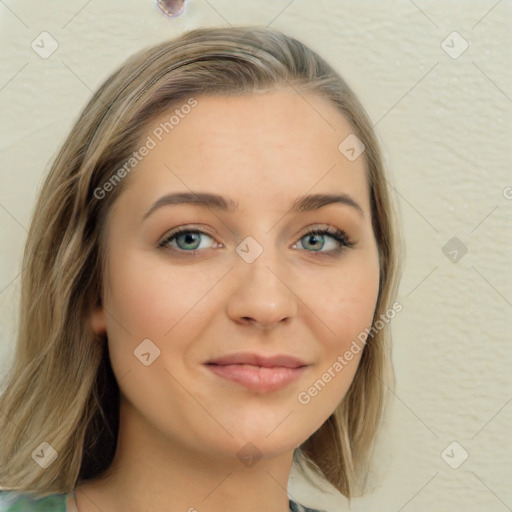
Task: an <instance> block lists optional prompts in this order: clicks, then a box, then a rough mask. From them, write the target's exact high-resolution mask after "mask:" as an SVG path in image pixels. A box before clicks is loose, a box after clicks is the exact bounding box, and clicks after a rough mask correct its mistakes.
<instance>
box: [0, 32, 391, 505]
mask: <svg viewBox="0 0 512 512" xmlns="http://www.w3.org/2000/svg"><path fill="white" fill-rule="evenodd" d="M280 86H288V87H293V88H294V89H295V90H296V91H297V92H298V93H302V92H306V91H309V92H315V93H318V94H320V95H322V96H324V97H325V98H327V99H329V100H330V101H331V102H332V103H333V104H334V105H335V106H336V107H337V109H338V110H339V112H340V113H341V114H342V115H344V116H345V117H346V118H347V119H348V121H349V122H350V123H351V125H352V127H353V130H354V133H355V134H356V135H357V137H358V138H359V139H360V140H361V141H362V142H363V143H364V145H365V152H364V158H365V162H366V167H367V178H368V185H369V190H370V198H371V210H372V218H373V230H374V234H375V238H376V241H377V245H378V251H379V260H380V290H379V296H378V301H377V306H376V311H375V316H374V321H375V320H376V319H378V318H380V317H381V315H382V314H383V313H385V312H386V311H387V310H388V309H389V308H390V306H391V303H392V301H393V300H394V297H395V294H396V287H397V282H398V265H397V263H398V252H397V247H398V245H397V232H396V231H397V230H396V227H395V225H396V223H395V220H394V213H393V208H394V207H393V203H392V202H391V197H390V192H389V189H388V185H387V183H386V177H385V173H384V166H383V162H382V158H381V154H380V150H379V147H378V143H377V140H376V137H375V135H374V133H373V129H372V124H371V122H370V120H369V118H368V116H367V114H366V113H365V111H364V109H363V107H362V106H361V104H360V103H359V101H358V99H357V98H356V96H355V95H354V93H353V92H352V91H351V89H350V88H349V87H348V86H347V84H346V83H345V81H344V80H343V79H342V78H341V77H340V76H339V75H338V74H337V73H336V72H335V71H334V70H333V68H331V67H330V66H329V65H328V64H327V63H326V62H325V61H324V60H323V59H322V58H321V57H320V56H318V55H317V54H316V53H315V52H313V51H312V50H311V49H309V48H308V47H307V46H305V45H304V44H302V43H301V42H299V41H297V40H296V39H294V38H291V37H288V36H286V35H284V34H282V33H281V32H279V31H276V30H272V29H265V28H260V27H250V26H248V27H230V28H205V29H196V30H192V31H190V32H188V33H185V34H183V35H181V36H180V37H178V38H176V39H174V40H171V41H166V42H164V43H161V44H158V45H156V46H153V47H151V48H148V49H145V50H143V51H140V52H139V53H137V54H135V55H133V56H132V57H131V58H129V59H128V60H127V61H126V62H125V63H124V64H123V65H122V66H121V67H120V68H119V69H118V70H117V71H115V72H114V73H113V74H112V75H111V76H110V77H109V78H108V79H107V80H106V81H105V82H104V83H103V85H102V86H101V87H100V88H99V90H98V91H97V92H96V93H95V94H94V96H93V97H92V99H91V100H90V101H89V103H88V104H87V106H86V107H85V108H84V110H83V112H82V113H81V115H80V116H79V118H78V120H77V122H76V123H75V125H74V127H73V128H72V130H71V133H70V134H69V136H68V137H67V139H66V141H65V143H64V145H63V147H62V148H61V150H60V152H59V153H58V155H57V156H56V158H55V161H54V162H53V165H52V167H51V170H50V172H49V175H48V177H47V179H46V182H45V183H44V186H43V188H42V190H41V193H40V195H39V199H38V201H37V205H36V209H35V212H34V215H33V219H32V223H31V226H30V230H29V234H28V239H27V242H26V247H25V252H24V259H23V268H24V271H23V275H22V284H21V300H20V319H19V333H18V339H17V345H16V349H15V355H14V362H13V365H12V366H11V368H10V370H9V372H8V374H7V376H6V378H5V389H4V390H3V393H2V396H1V397H0V411H1V414H0V433H1V446H0V487H1V488H2V489H4V490H17V491H24V492H27V493H29V494H34V495H37V496H41V497H43V496H47V495H50V494H53V493H65V492H70V491H71V490H72V489H74V488H75V486H77V485H78V484H79V483H81V482H83V481H84V480H87V479H90V478H94V477H96V476H98V475H99V474H101V473H102V472H103V471H104V470H105V469H107V468H108V467H109V465H110V463H111V461H112V458H113V456H114V452H115V447H116V441H117V430H118V424H119V387H118V386H117V382H116V380H115V377H114V374H113V372H112V368H111V366H110V360H109V354H108V348H107V344H106V343H101V341H102V340H100V339H98V337H97V336H95V334H94V333H93V331H92V328H91V326H90V323H89V315H90V312H91V309H92V308H93V307H94V306H95V305H97V304H98V303H99V301H101V289H102V286H101V283H102V280H103V276H104V267H103V263H104V240H103V234H104V233H103V231H104V230H103V227H104V225H105V219H106V217H107V215H108V213H109V211H110V209H111V207H112V205H113V204H114V202H115V200H116V198H117V197H118V195H119V193H120V192H121V190H122V189H123V183H124V182H121V183H119V184H118V185H117V186H116V187H115V188H114V189H113V190H112V191H111V192H110V193H109V194H106V196H105V197H104V198H103V199H101V200H98V199H97V198H96V195H95V193H94V191H95V190H97V189H98V188H101V187H103V186H104V184H105V183H106V182H107V180H108V179H109V178H110V177H111V176H112V174H113V171H114V170H115V169H118V168H119V166H120V165H122V163H123V162H126V161H127V160H128V159H129V158H130V156H131V154H132V153H133V151H134V149H136V148H135V146H136V143H137V141H138V140H140V137H141V135H142V134H143V133H144V130H145V128H146V126H147V124H148V121H150V120H152V119H154V118H155V117H156V116H158V115H160V114H161V113H162V111H164V110H167V109H169V108H170V107H171V106H172V105H176V104H178V103H180V102H183V101H185V100H186V99H187V98H190V97H192V96H194V95H200V94H210V95H238V94H249V93H251V92H253V91H264V90H268V89H272V88H275V87H280ZM340 142H341V141H340ZM390 351H391V347H390V333H389V326H388V325H385V326H384V327H383V328H382V329H379V330H378V332H377V333H376V334H375V335H374V336H372V337H369V338H368V340H367V343H366V345H365V348H364V350H363V353H362V356H361V360H360V364H359V367H358V370H357V372H356V375H355V377H354V380H353V382H352V384H351V386H350V388H349V390H348V392H347V394H346V396H345V397H344V399H343V400H342V401H341V403H340V404H339V405H338V407H337V408H336V410H335V411H334V412H333V414H332V415H331V416H330V417H329V419H328V420H327V421H326V422H325V423H324V424H323V425H322V426H321V427H320V429H319V430H317V431H316V432H315V433H314V434H313V435H312V436H311V437H310V438H309V439H308V440H306V441H305V442H304V443H303V444H302V445H301V446H300V447H299V449H298V450H296V454H297V455H298V456H297V457H296V461H298V464H299V467H300V468H301V469H302V470H305V469H306V468H307V469H309V470H312V471H313V472H315V473H316V474H317V475H319V476H320V477H322V478H323V479H326V480H327V481H328V482H330V483H331V484H332V485H333V486H334V487H336V488H337V489H338V490H339V491H340V492H341V493H343V494H344V495H345V496H347V497H348V498H350V497H351V496H353V495H354V493H355V492H356V491H358V490H359V489H360V490H361V491H362V490H363V488H364V481H365V477H366V475H367V473H368V468H369V462H370V460H371V456H372V452H373V447H374V444H375V443H374V441H375V438H376V434H377V432H378V430H379V425H380V424H381V422H382V418H383V413H384V410H385V402H386V395H387V392H386V386H389V387H392V386H393V384H394V376H393V371H392V367H391V360H390ZM42 442H47V443H49V444H50V445H51V446H52V447H53V448H54V449H55V450H56V452H57V453H58V457H57V459H56V460H55V461H54V462H53V463H52V464H51V465H50V466H49V467H48V468H47V469H41V468H39V466H38V465H36V464H35V463H34V462H33V461H32V453H33V452H34V450H35V449H36V448H37V447H38V446H40V444H41V443H42ZM358 492H359V491H358Z"/></svg>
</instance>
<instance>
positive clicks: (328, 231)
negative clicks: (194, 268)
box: [158, 226, 354, 255]
mask: <svg viewBox="0 0 512 512" xmlns="http://www.w3.org/2000/svg"><path fill="white" fill-rule="evenodd" d="M203 237H206V238H209V239H211V240H213V237H211V236H210V235H208V234H207V233H205V232H204V231H200V230H196V229H191V228H182V229H178V230H177V231H174V232H172V233H170V234H169V235H168V236H167V237H165V238H164V239H163V240H162V241H161V242H160V243H159V244H158V246H159V247H163V248H170V249H172V250H175V251H178V252H182V253H187V252H193V253H194V254H195V252H196V251H198V250H199V249H208V247H201V242H202V241H203ZM326 238H327V239H329V238H330V239H331V245H332V244H334V247H331V248H330V249H328V250H322V249H324V247H325V246H326ZM303 240H307V241H306V242H303ZM299 241H300V243H301V245H302V246H303V247H304V246H305V245H309V246H310V247H311V249H308V247H305V248H306V250H307V251H309V252H313V253H321V254H324V255H338V254H339V253H341V252H342V251H343V249H344V248H349V247H353V246H354V243H353V242H351V241H350V240H349V238H348V236H347V234H346V233H345V232H344V231H340V230H339V229H337V228H334V227H331V226H329V227H326V228H321V229H314V230H312V231H308V232H307V233H306V234H305V235H302V237H301V238H300V240H299ZM214 245H215V244H214ZM218 245H219V244H217V246H218ZM296 245H297V244H294V245H293V247H294V248H295V247H296ZM327 245H328V244H327Z"/></svg>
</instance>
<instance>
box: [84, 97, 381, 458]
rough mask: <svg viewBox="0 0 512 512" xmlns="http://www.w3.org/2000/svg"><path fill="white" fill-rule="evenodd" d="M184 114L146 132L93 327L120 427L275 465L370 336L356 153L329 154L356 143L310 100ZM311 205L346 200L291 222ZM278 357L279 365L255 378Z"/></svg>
mask: <svg viewBox="0 0 512 512" xmlns="http://www.w3.org/2000/svg"><path fill="white" fill-rule="evenodd" d="M195 99H196V101H197V104H195V106H193V107H192V108H182V109H180V107H179V106H178V107H177V110H178V111H179V113H175V112H174V111H173V112H166V113H165V114H163V115H162V116H161V118H158V119H156V120H155V121H154V122H152V123H150V124H149V125H148V129H147V133H145V134H144V136H143V137H142V138H141V142H140V147H142V146H145V147H146V148H147V150H146V151H145V150H140V151H138V156H137V157H136V158H137V163H136V165H131V167H126V169H130V172H129V175H127V176H126V177H125V178H124V179H125V180H126V183H124V185H126V188H125V189H124V190H123V192H122V193H121V194H120V196H119V198H118V200H117V201H116V203H115V205H114V207H113V209H112V210H111V212H110V216H109V221H108V226H107V248H108V269H107V275H106V281H105V286H104V296H103V307H102V309H99V310H97V311H95V312H94V313H93V327H94V329H95V330H96V332H100V331H103V330H106V331H107V334H108V343H109V349H110V357H111V362H112V367H113V370H114V373H115V375H116V378H117V380H118V382H119V386H120V389H121V396H122V400H123V405H122V410H124V412H123V415H122V421H123V422H125V423H129V422H133V423H134V424H135V423H137V425H139V427H138V428H140V429H144V430H145V434H149V433H150V435H151V438H152V439H153V440H159V441H161V442H162V443H164V441H165V442H168V441H171V442H173V443H175V444H176V445H179V446H181V447H186V448H187V449H190V450H193V451H197V452H198V453H202V454H205V453H209V454H211V455H217V456H218V455H220V454H223V455H224V456H225V455H229V456H236V455H237V454H238V455H239V457H240V455H241V454H244V453H245V452H247V451H249V452H250V451H251V450H252V451H253V452H255V453H258V454H259V453H261V454H263V456H271V455H276V454H280V453H284V452H285V451H289V450H293V449H294V448H296V447H297V446H299V445H300V444H301V443H302V442H303V441H305V440H306V439H307V438H308V437H309V436H310V435H311V434H313V433H314V432H315V431H316V430H317V429H318V428H319V427H320V426H321V425H322V423H323V422H324V421H325V420H326V419H327V418H328V417H329V416H330V414H331V413H332V412H333V410H334V409H335V408H336V406H337V405H338V404H339V402H340V400H341V399H342V398H343V396H344V395H345V393H346V391H347V389H348V387H349V385H350V383H351V381H352V379H353V377H354V374H355V372H356V369H357V366H358V363H359V360H360V357H361V346H362V343H361V342H360V341H358V342H357V339H358V336H359V339H361V333H362V332H364V331H365V329H366V328H368V327H370V326H371V323H372V318H373V314H374V309H375V306H376V300H377V294H378V282H379V261H378V252H377V246H376V242H375V239H374V236H373V231H372V223H371V215H370V203H369V191H368V183H367V177H366V171H365V164H364V160H363V159H364V153H363V154H362V155H361V156H360V157H359V158H355V159H354V158H353V156H354V155H353V153H354V152H355V151H357V150H358V148H357V147H355V146H354V148H355V151H351V150H350V147H349V148H348V150H347V147H346V145H347V144H349V146H350V142H351V141H353V139H352V138H350V139H348V142H345V143H344V145H342V149H343V152H342V151H341V150H340V149H339V148H338V146H339V145H340V143H342V141H344V140H345V139H346V138H347V137H348V136H349V135H350V134H352V132H353V130H352V128H351V126H350V125H349V123H348V122H347V120H346V119H345V118H344V117H343V116H342V115H341V114H339V113H338V111H337V110H336V109H335V108H334V107H333V106H332V105H331V104H330V103H329V102H328V101H327V100H325V99H323V98H321V97H320V96H317V95H314V94H303V95H302V96H301V95H298V94H297V93H296V92H294V91H293V90H291V89H280V90H275V91H272V92H267V93H257V94H248V95H244V96H236V97H219V96H199V97H196V98H195ZM184 104H185V102H184ZM190 104H192V103H190ZM173 114H174V115H175V117H174V119H173V120H172V121H171V122H169V119H170V117H171V115H173ZM166 122H167V123H168V124H167V125H165V123H166ZM164 126H165V127H166V128H164ZM352 146H353V144H352ZM136 149H137V150H139V148H136ZM144 155H145V156H144ZM345 155H349V156H350V157H351V158H347V157H346V156H345ZM356 155H357V153H356ZM139 160H140V161H139ZM134 163H135V162H131V164H134ZM178 193H179V194H187V197H188V194H192V199H193V197H194V194H197V195H198V196H199V195H200V194H209V195H211V196H212V197H213V196H215V198H214V199H212V200H211V202H210V200H208V201H205V200H204V197H203V196H201V197H202V202H200V203H195V204H194V203H193V202H192V201H191V200H190V198H189V199H188V200H187V201H189V202H187V201H182V200H183V199H186V198H185V197H183V196H182V197H181V198H180V196H173V194H178ZM316 194H320V195H321V196H324V195H336V196H341V199H340V200H339V201H338V202H327V203H324V202H323V201H320V204H319V202H318V201H317V200H314V199H313V200H310V201H305V202H303V203H302V208H299V209H294V208H293V206H294V204H295V203H296V202H297V201H298V200H299V199H300V198H304V197H305V196H307V195H316ZM173 197H174V199H173ZM209 197H210V196H209ZM221 198H222V199H221ZM224 205H227V207H226V208H224ZM319 206H320V207H319ZM328 227H331V229H332V230H334V231H333V233H334V235H333V234H331V233H323V234H322V233H320V234H316V235H311V234H309V235H308V232H310V231H314V230H322V229H325V228H328ZM178 228H179V229H180V230H184V231H185V232H184V233H181V234H178V235H174V233H173V232H174V231H176V229H178ZM336 230H339V231H341V232H344V233H345V234H344V235H343V234H342V235H340V237H339V240H340V241H338V240H337V238H336V236H337V235H336ZM354 340H356V343H354ZM348 353H350V354H348ZM230 356H235V357H239V358H240V359H238V360H234V361H231V363H233V362H235V363H237V362H238V363H239V364H216V365H215V364H208V363H212V362H213V361H215V360H217V362H218V363H219V361H218V360H219V358H225V357H228V358H229V357H230ZM273 356H288V357H289V358H292V359H290V360H288V361H285V360H284V359H281V360H279V359H278V360H275V361H270V360H267V361H266V363H267V365H268V366H274V368H268V367H264V368H260V367H259V364H264V363H262V359H260V360H258V359H257V357H260V358H263V359H264V358H266V357H267V358H268V357H273ZM293 358H295V359H293ZM297 360H298V361H297ZM244 361H245V363H252V364H249V365H247V364H241V363H243V362H244ZM229 362H230V361H228V360H225V361H224V363H229ZM220 363H222V361H221V362H220ZM299 365H302V368H298V367H297V366H299ZM285 366H287V367H285ZM289 366H291V367H292V368H290V367H289ZM123 408H124V409H123ZM248 443H251V444H248ZM163 445H164V444H162V446H163ZM240 450H242V451H240ZM244 450H245V451H244Z"/></svg>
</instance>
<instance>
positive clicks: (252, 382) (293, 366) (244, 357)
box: [205, 353, 309, 393]
mask: <svg viewBox="0 0 512 512" xmlns="http://www.w3.org/2000/svg"><path fill="white" fill-rule="evenodd" d="M205 366H206V368H208V370H210V371H211V372H212V373H213V374H215V375H216V376H218V377H220V378H222V379H226V380H230V381H232V382H234V383H236V384H239V385H241V386H243V387H245V388H246V389H249V390H251V391H255V392H258V393H271V392H274V391H278V390H280V389H283V388H285V387H286V386H288V385H289V384H291V383H292V382H294V381H296V380H297V379H299V378H300V377H301V375H302V374H303V373H304V371H305V370H306V369H307V368H308V366H309V365H308V364H306V363H305V362H304V361H301V360H300V359H298V358H296V357H293V356H288V355H278V356H271V357H267V356H263V355H258V354H247V353H245V354H241V353H238V354H232V355H230V356H225V357H221V358H219V359H215V360H213V361H208V362H207V363H205Z"/></svg>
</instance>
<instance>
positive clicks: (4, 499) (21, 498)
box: [0, 491, 66, 512]
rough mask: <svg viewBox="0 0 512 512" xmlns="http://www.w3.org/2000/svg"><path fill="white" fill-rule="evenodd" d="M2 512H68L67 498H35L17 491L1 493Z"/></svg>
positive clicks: (55, 495)
mask: <svg viewBox="0 0 512 512" xmlns="http://www.w3.org/2000/svg"><path fill="white" fill-rule="evenodd" d="M0 512H66V496H65V495H64V494H52V495H50V496H45V497H44V498H35V497H33V496H31V495H29V494H24V493H21V492H16V491H0Z"/></svg>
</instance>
